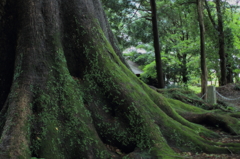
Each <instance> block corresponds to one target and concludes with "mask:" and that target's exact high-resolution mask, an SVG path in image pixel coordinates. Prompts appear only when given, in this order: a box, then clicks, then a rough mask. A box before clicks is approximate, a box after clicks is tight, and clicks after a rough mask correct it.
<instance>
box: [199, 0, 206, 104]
mask: <svg viewBox="0 0 240 159" xmlns="http://www.w3.org/2000/svg"><path fill="white" fill-rule="evenodd" d="M202 6H203V1H202V0H197V8H198V21H199V28H200V47H201V48H200V56H201V93H202V96H203V95H205V96H204V97H203V98H204V99H207V96H206V95H207V66H206V53H205V35H204V34H205V27H204V19H203V7H202Z"/></svg>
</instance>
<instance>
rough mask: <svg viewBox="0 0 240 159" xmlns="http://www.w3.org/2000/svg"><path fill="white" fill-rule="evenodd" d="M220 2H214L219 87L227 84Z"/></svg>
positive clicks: (217, 0)
mask: <svg viewBox="0 0 240 159" xmlns="http://www.w3.org/2000/svg"><path fill="white" fill-rule="evenodd" d="M220 2H221V1H220V0H216V9H217V17H218V40H219V41H218V42H219V43H218V45H219V50H218V54H219V57H220V67H221V82H220V84H221V86H223V85H226V84H227V79H226V77H227V72H226V71H227V68H226V54H225V41H224V32H223V19H222V11H221V5H220Z"/></svg>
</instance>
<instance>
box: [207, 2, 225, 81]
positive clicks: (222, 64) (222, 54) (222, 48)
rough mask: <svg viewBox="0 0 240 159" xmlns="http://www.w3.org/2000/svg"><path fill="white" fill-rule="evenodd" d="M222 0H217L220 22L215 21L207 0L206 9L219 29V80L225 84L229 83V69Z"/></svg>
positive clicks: (213, 23)
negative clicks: (227, 67) (227, 66)
mask: <svg viewBox="0 0 240 159" xmlns="http://www.w3.org/2000/svg"><path fill="white" fill-rule="evenodd" d="M220 2H221V1H220V0H215V3H216V10H217V19H218V20H217V21H218V24H216V23H215V21H214V19H213V17H212V15H211V11H210V8H209V6H208V2H207V0H205V4H206V9H207V12H208V17H209V19H210V21H211V23H212V25H213V27H214V29H215V30H216V31H217V33H216V34H217V36H218V46H219V50H218V55H219V59H220V74H221V77H220V80H219V85H220V86H222V85H225V84H227V78H226V76H227V69H226V55H225V41H224V32H223V19H222V12H221V5H220Z"/></svg>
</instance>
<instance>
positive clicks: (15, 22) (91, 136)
mask: <svg viewBox="0 0 240 159" xmlns="http://www.w3.org/2000/svg"><path fill="white" fill-rule="evenodd" d="M0 34H1V39H0V57H1V58H0V104H1V105H0V109H1V112H0V134H1V140H0V158H1V159H8V158H11V159H15V158H26V159H28V158H31V157H37V158H45V159H76V158H81V159H83V158H89V159H97V158H104V159H105V158H122V157H123V156H126V157H129V158H175V157H176V156H178V154H176V153H175V152H174V151H173V149H172V148H171V147H170V146H169V145H171V146H173V147H177V148H179V149H181V150H184V151H195V152H202V151H203V152H208V153H230V152H232V153H240V152H239V147H240V145H239V144H221V143H214V142H211V141H208V140H205V139H204V138H202V137H201V136H205V137H218V135H217V134H215V133H214V132H212V131H210V130H208V129H206V128H204V127H202V126H200V125H197V124H194V123H191V122H189V121H187V120H186V119H184V118H183V117H186V114H187V113H186V112H187V111H189V110H190V111H191V112H192V113H191V115H193V114H196V115H199V116H201V114H203V115H202V116H201V121H202V118H203V116H207V117H209V116H213V117H212V118H213V119H214V120H213V121H214V122H216V120H215V119H216V118H219V119H223V120H221V121H222V123H225V125H227V126H228V125H230V126H229V127H230V128H231V132H236V133H239V128H240V127H239V123H238V122H237V119H235V118H233V117H229V119H231V120H227V119H226V118H225V117H222V116H217V115H214V113H213V112H209V111H205V110H202V109H197V108H196V109H195V108H193V107H191V106H189V105H185V104H183V103H181V102H179V101H175V100H170V99H166V98H164V97H163V96H162V95H160V94H159V93H157V92H156V91H154V90H152V89H150V88H149V87H148V86H146V85H145V84H144V83H142V82H141V81H140V80H139V79H138V78H137V77H135V75H134V74H133V73H132V72H131V71H129V69H128V68H127V67H126V66H125V65H124V64H123V63H124V60H123V58H122V57H121V55H120V51H119V50H118V49H117V45H116V41H115V40H114V36H113V35H112V33H111V31H110V29H109V26H108V24H107V20H106V18H105V15H104V13H103V10H102V7H101V4H100V1H99V0H68V1H66V0H65V1H63V0H35V1H32V0H6V1H1V4H0ZM182 116H183V117H182ZM186 118H187V119H188V120H191V119H192V118H190V117H186ZM212 118H211V119H212ZM196 122H200V121H196ZM234 124H235V125H234ZM226 147H227V148H226Z"/></svg>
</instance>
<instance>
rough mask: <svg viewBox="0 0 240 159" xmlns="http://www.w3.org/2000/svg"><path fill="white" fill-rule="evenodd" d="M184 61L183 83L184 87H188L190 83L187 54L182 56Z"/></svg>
mask: <svg viewBox="0 0 240 159" xmlns="http://www.w3.org/2000/svg"><path fill="white" fill-rule="evenodd" d="M181 59H182V69H181V70H182V81H183V83H184V85H187V82H188V72H187V71H188V69H187V54H185V53H184V54H183V55H182V56H181Z"/></svg>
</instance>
